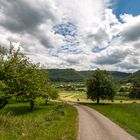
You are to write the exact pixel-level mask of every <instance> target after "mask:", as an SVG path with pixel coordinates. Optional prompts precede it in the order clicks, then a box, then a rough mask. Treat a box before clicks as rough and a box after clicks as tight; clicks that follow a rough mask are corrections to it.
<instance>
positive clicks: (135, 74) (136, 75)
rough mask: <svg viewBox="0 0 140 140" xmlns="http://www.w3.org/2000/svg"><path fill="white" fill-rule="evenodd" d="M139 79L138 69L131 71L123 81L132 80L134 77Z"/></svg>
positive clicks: (139, 72) (139, 71)
mask: <svg viewBox="0 0 140 140" xmlns="http://www.w3.org/2000/svg"><path fill="white" fill-rule="evenodd" d="M138 78H139V79H140V70H138V71H136V72H134V73H132V74H131V75H129V76H128V77H126V78H125V79H124V80H123V82H132V81H134V80H135V79H138Z"/></svg>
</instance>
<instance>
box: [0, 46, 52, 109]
mask: <svg viewBox="0 0 140 140" xmlns="http://www.w3.org/2000/svg"><path fill="white" fill-rule="evenodd" d="M49 91H50V84H49V82H48V77H47V74H44V73H43V72H42V71H41V70H40V68H39V64H33V63H32V62H31V61H30V60H29V58H27V57H26V56H25V55H24V54H22V53H21V52H20V50H19V49H18V50H15V49H14V47H13V46H12V45H11V46H10V49H9V50H6V49H0V109H2V108H3V107H4V106H5V105H7V104H8V102H9V101H10V100H11V99H12V98H16V99H18V100H20V101H27V102H30V105H31V110H33V108H34V103H35V100H36V98H38V97H42V96H43V95H44V94H46V93H48V92H49Z"/></svg>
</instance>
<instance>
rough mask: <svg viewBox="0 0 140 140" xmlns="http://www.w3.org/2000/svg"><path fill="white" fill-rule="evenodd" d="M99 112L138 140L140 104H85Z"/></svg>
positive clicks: (139, 133) (139, 136) (139, 134)
mask: <svg viewBox="0 0 140 140" xmlns="http://www.w3.org/2000/svg"><path fill="white" fill-rule="evenodd" d="M85 105H88V106H89V107H91V108H94V109H96V110H97V111H99V112H101V113H102V114H104V115H105V116H107V117H108V118H110V119H111V120H112V121H114V122H115V123H117V124H118V125H120V126H121V127H122V128H124V129H125V130H127V131H128V132H129V133H131V134H132V135H134V136H135V137H137V138H138V139H139V140H140V119H139V118H140V113H139V112H140V104H136V103H132V104H101V105H97V104H85Z"/></svg>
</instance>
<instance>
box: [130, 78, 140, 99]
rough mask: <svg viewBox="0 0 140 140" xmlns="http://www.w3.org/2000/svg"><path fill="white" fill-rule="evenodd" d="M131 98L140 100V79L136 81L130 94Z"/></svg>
mask: <svg viewBox="0 0 140 140" xmlns="http://www.w3.org/2000/svg"><path fill="white" fill-rule="evenodd" d="M129 96H130V98H132V99H140V79H135V80H134V81H133V85H132V88H131V91H130V93H129Z"/></svg>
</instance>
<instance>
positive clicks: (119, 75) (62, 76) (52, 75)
mask: <svg viewBox="0 0 140 140" xmlns="http://www.w3.org/2000/svg"><path fill="white" fill-rule="evenodd" d="M47 71H48V75H49V79H50V81H52V82H83V81H85V80H86V79H87V78H88V77H89V76H90V75H91V74H92V72H93V71H76V70H74V69H48V70H47ZM109 73H110V74H111V75H112V77H113V78H114V80H115V81H120V80H121V79H123V78H126V77H128V76H129V75H131V74H130V73H124V72H118V71H110V72H109Z"/></svg>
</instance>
